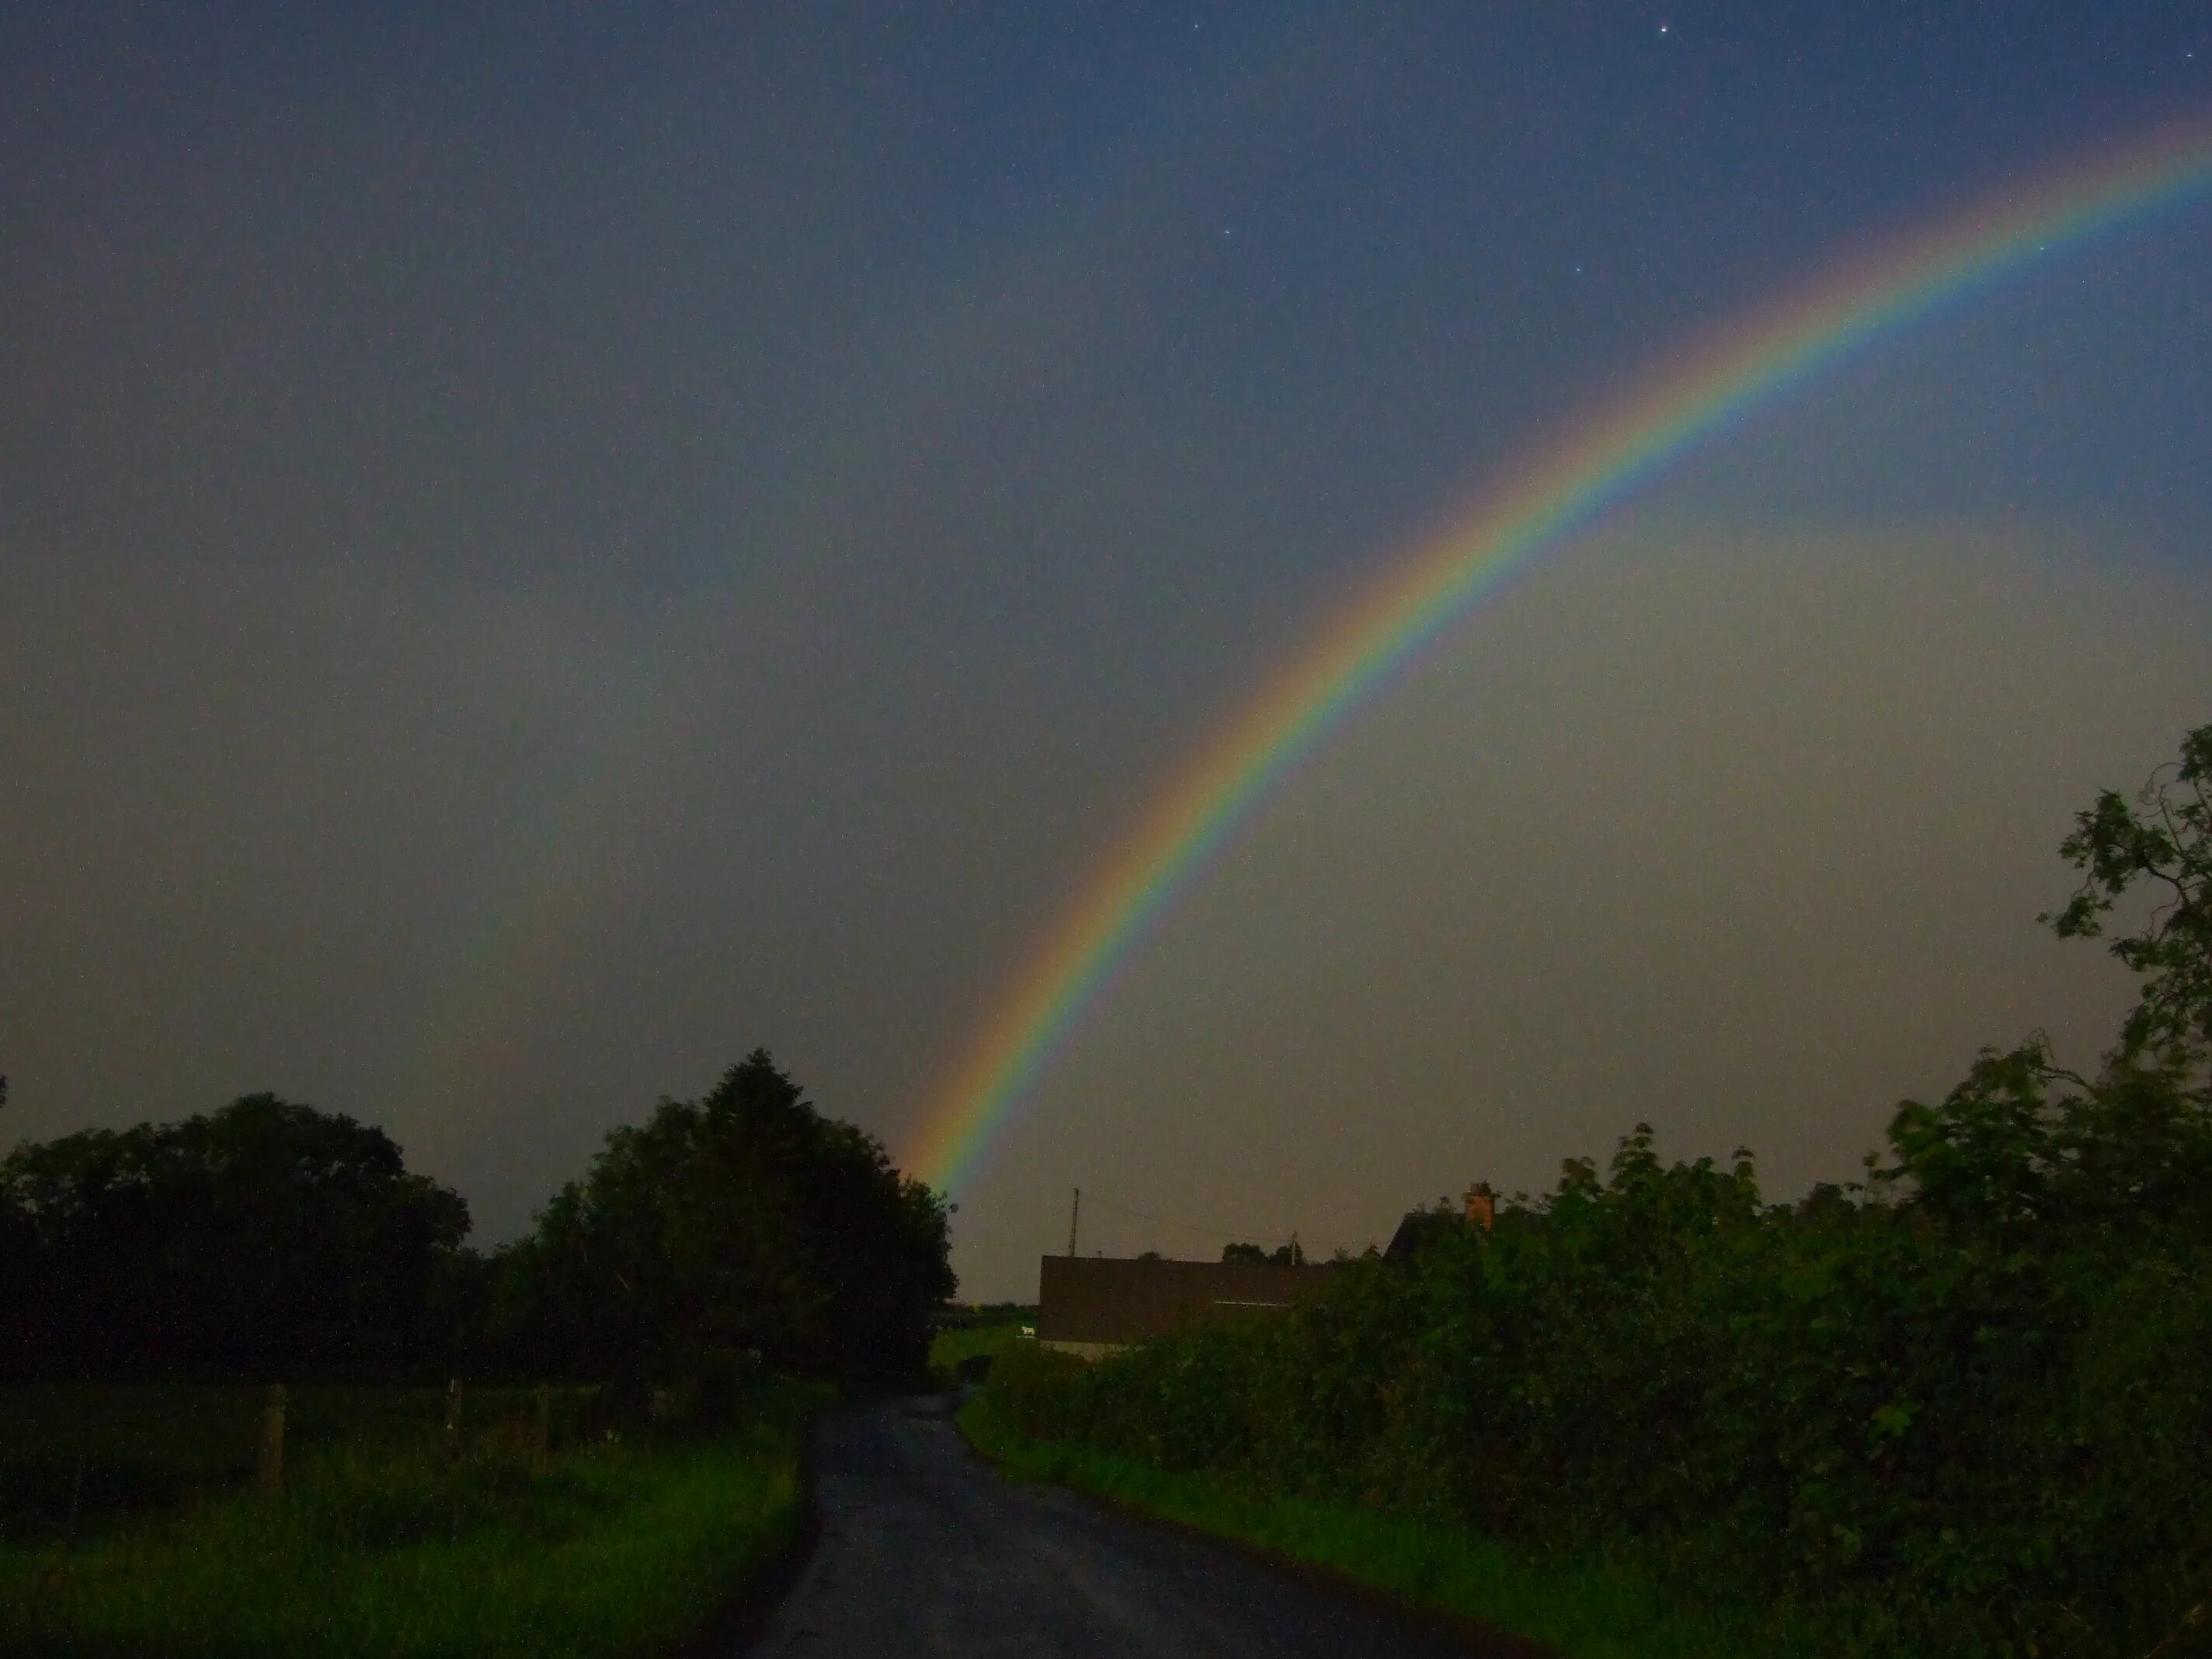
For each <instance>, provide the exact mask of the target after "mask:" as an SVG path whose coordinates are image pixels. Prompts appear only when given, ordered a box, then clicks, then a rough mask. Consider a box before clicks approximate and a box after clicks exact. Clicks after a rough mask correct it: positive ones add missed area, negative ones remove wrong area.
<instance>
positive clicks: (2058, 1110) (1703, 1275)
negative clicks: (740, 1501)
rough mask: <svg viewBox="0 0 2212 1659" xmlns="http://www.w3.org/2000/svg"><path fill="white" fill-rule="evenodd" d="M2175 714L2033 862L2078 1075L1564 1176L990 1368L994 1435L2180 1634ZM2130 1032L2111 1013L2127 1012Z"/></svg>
mask: <svg viewBox="0 0 2212 1659" xmlns="http://www.w3.org/2000/svg"><path fill="white" fill-rule="evenodd" d="M2208 779H2212V727H2208V728H2204V729H2203V730H2200V731H2198V732H2194V733H2192V734H2191V738H2190V739H2189V740H2188V743H2187V744H2186V746H2185V750H2184V754H2183V759H2182V762H2181V763H2180V765H2179V767H2178V768H2176V769H2173V770H2172V772H2171V774H2169V775H2164V776H2162V777H2160V778H2155V779H2154V781H2153V785H2152V786H2151V787H2149V788H2148V789H2147V790H2146V792H2145V794H2144V796H2143V797H2142V807H2143V811H2142V812H2140V813H2138V812H2137V811H2136V810H2135V809H2134V808H2133V807H2130V805H2128V804H2127V803H2126V802H2125V801H2124V800H2121V799H2120V798H2118V797H2116V796H2112V795H2109V794H2108V795H2106V796H2105V797H2102V798H2100V801H2099V802H2098V804H2097V805H2096V806H2094V807H2093V808H2092V809H2091V810H2090V811H2087V812H2085V813H2083V814H2082V815H2081V819H2080V820H2079V829H2078V830H2077V833H2076V835H2075V836H2074V837H2073V838H2071V839H2070V840H2069V842H2068V843H2067V845H2066V848H2065V849H2064V851H2065V854H2066V855H2067V856H2068V857H2069V859H2071V860H2073V861H2074V862H2075V865H2076V866H2077V867H2080V868H2081V869H2082V870H2083V871H2084V872H2085V875H2086V879H2085V883H2084V885H2083V888H2082V890H2081V894H2080V895H2077V896H2076V898H2075V902H2074V903H2073V904H2072V905H2070V906H2069V908H2067V910H2065V911H2063V912H2062V913H2061V914H2060V915H2059V917H2058V926H2059V928H2060V931H2061V932H2062V933H2077V934H2080V933H2095V932H2096V931H2097V928H2098V926H2099V918H2100V917H2101V916H2102V915H2105V914H2106V913H2107V912H2108V911H2109V910H2110V908H2111V906H2112V903H2113V902H2115V901H2117V900H2118V899H2120V898H2122V897H2124V896H2125V894H2126V892H2127V890H2128V889H2129V887H2130V885H2131V884H2134V883H2136V881H2138V880H2141V881H2142V882H2143V883H2144V884H2146V885H2148V886H2151V887H2152V888H2154V890H2157V891H2159V892H2160V894H2161V895H2162V896H2163V898H2164V901H2165V902H2164V903H2163V904H2162V905H2161V906H2160V908H2156V909H2154V910H2153V911H2151V912H2150V913H2149V914H2148V916H2147V917H2146V918H2145V919H2144V921H2143V922H2142V929H2141V931H2140V932H2138V933H2136V934H2134V935H2131V936H2130V938H2128V939H2123V940H2121V941H2120V942H2119V943H2118V945H2115V946H2114V954H2116V955H2118V956H2120V957H2121V958H2122V959H2123V960H2124V961H2126V962H2128V963H2130V966H2132V967H2135V968H2136V969H2137V971H2138V973H2139V974H2141V975H2142V990H2143V996H2142V1004H2141V1006H2140V1007H2139V1009H2138V1012H2137V1013H2136V1016H2134V1017H2133V1018H2131V1019H2130V1022H2129V1024H2128V1025H2127V1027H2126V1029H2125V1031H2124V1035H2123V1037H2122V1040H2121V1042H2119V1043H2118V1046H2116V1048H2114V1050H2113V1051H2112V1054H2108V1055H2107V1056H2106V1060H2105V1064H2104V1066H2102V1068H2101V1069H2100V1071H2099V1072H2098V1073H2097V1074H2096V1075H2095V1076H2094V1077H2093V1078H2084V1077H2081V1076H2078V1075H2075V1074H2074V1073H2069V1072H2068V1071H2066V1070H2064V1069H2063V1068H2062V1067H2061V1066H2058V1064H2057V1061H2056V1060H2054V1058H2053V1057H2052V1055H2051V1053H2050V1051H2049V1049H2048V1048H2047V1046H2046V1045H2045V1043H2044V1042H2042V1040H2041V1039H2040V1038H2034V1039H2031V1040H2030V1041H2028V1042H2026V1043H2024V1044H2022V1045H2021V1046H2020V1047H2018V1048H2015V1049H2013V1050H2011V1051H2009V1052H2004V1053H1999V1052H1996V1051H1985V1052H1984V1054H1983V1055H1982V1056H1981V1057H1980V1058H1979V1059H1978V1060H1977V1061H1976V1062H1975V1064H1974V1065H1973V1066H1972V1069H1971V1071H1970V1073H1969V1074H1968V1076H1967V1077H1966V1079H1965V1081H1964V1082H1962V1083H1961V1084H1960V1085H1959V1086H1958V1088H1956V1089H1955V1090H1954V1091H1952V1092H1951V1094H1950V1095H1949V1096H1948V1097H1946V1098H1945V1099H1944V1100H1942V1102H1940V1103H1932V1104H1931V1103H1918V1102H1906V1103H1904V1104H1903V1105H1902V1106H1900V1107H1899V1109H1898V1110H1897V1113H1896V1115H1895V1116H1894V1118H1893V1121H1892V1122H1891V1125H1890V1127H1889V1132H1888V1149H1889V1155H1888V1158H1887V1161H1886V1162H1885V1161H1881V1160H1879V1159H1875V1158H1869V1161H1868V1178H1867V1180H1866V1181H1865V1182H1861V1183H1855V1184H1853V1185H1851V1186H1850V1187H1833V1186H1824V1187H1821V1188H1816V1189H1815V1190H1814V1192H1813V1193H1812V1194H1809V1195H1808V1196H1807V1197H1805V1198H1803V1199H1802V1200H1799V1201H1796V1202H1794V1203H1770V1202H1767V1201H1766V1200H1765V1199H1763V1198H1762V1196H1761V1194H1760V1193H1759V1188H1758V1185H1757V1182H1756V1178H1755V1172H1754V1170H1753V1162H1752V1158H1751V1156H1750V1154H1749V1153H1748V1152H1741V1151H1740V1152H1738V1153H1737V1155H1736V1156H1735V1158H1734V1160H1733V1161H1732V1162H1731V1164H1729V1166H1728V1167H1725V1168H1723V1167H1720V1166H1717V1164H1715V1163H1714V1162H1713V1161H1712V1160H1711V1159H1700V1160H1699V1161H1697V1162H1695V1163H1680V1162H1678V1163H1674V1164H1666V1163H1663V1162H1662V1160H1661V1158H1659V1156H1658V1154H1657V1152H1656V1149H1655V1146H1654V1140H1653V1136H1652V1133H1651V1131H1650V1128H1649V1127H1648V1126H1644V1125H1641V1124H1639V1125H1638V1126H1637V1127H1636V1128H1635V1130H1634V1131H1633V1132H1632V1133H1630V1134H1628V1135H1626V1136H1625V1137H1623V1138H1622V1139H1621V1140H1620V1143H1619V1146H1618V1147H1617V1149H1616V1150H1615V1152H1613V1156H1612V1158H1611V1159H1610V1162H1609V1164H1608V1166H1607V1168H1606V1169H1605V1170H1602V1171H1601V1170H1600V1169H1599V1168H1598V1166H1597V1165H1596V1164H1595V1162H1594V1161H1593V1160H1589V1159H1571V1160H1570V1161H1569V1162H1568V1163H1567V1164H1566V1165H1565V1170H1564V1171H1563V1174H1562V1176H1561V1178H1560V1180H1559V1184H1558V1185H1557V1187H1556V1188H1554V1189H1553V1191H1551V1192H1549V1193H1547V1194H1542V1195H1540V1196H1537V1197H1534V1198H1530V1197H1527V1196H1526V1195H1522V1196H1521V1197H1519V1198H1517V1199H1516V1200H1513V1201H1510V1202H1508V1203H1507V1204H1505V1205H1504V1206H1503V1207H1502V1208H1501V1209H1500V1211H1499V1212H1498V1217H1497V1221H1496V1225H1495V1227H1494V1229H1492V1230H1490V1231H1483V1230H1480V1229H1477V1228H1474V1227H1465V1228H1461V1229H1457V1230H1451V1229H1447V1230H1444V1231H1443V1233H1442V1235H1441V1236H1440V1237H1437V1239H1436V1241H1435V1242H1434V1243H1431V1244H1430V1245H1429V1246H1428V1247H1427V1248H1425V1249H1424V1250H1422V1251H1421V1252H1420V1253H1419V1254H1418V1255H1415V1256H1414V1257H1413V1259H1411V1260H1407V1261H1373V1260H1370V1261H1361V1262H1355V1263H1352V1264H1348V1265H1346V1267H1342V1268H1341V1269H1340V1271H1339V1272H1338V1273H1336V1274H1335V1275H1334V1279H1333V1280H1332V1282H1331V1285H1330V1287H1329V1289H1328V1291H1326V1292H1325V1293H1324V1294H1322V1296H1321V1297H1318V1298H1316V1300H1315V1301H1313V1302H1312V1303H1310V1304H1308V1305H1306V1306H1304V1307H1303V1308H1301V1309H1299V1310H1296V1311H1293V1312H1291V1313H1289V1314H1286V1315H1285V1316H1281V1317H1279V1318H1275V1319H1273V1320H1269V1321H1265V1322H1243V1323H1239V1324H1235V1325H1228V1326H1220V1327H1215V1328H1206V1329H1200V1330H1195V1331H1193V1332H1191V1333H1189V1334H1185V1335H1182V1336H1178V1337H1176V1338H1173V1339H1170V1340H1164V1341H1160V1342H1156V1343H1152V1344H1149V1345H1146V1346H1142V1347H1139V1348H1137V1349H1133V1350H1132V1351H1129V1352H1127V1353H1125V1354H1123V1355H1121V1356H1120V1357H1117V1358H1114V1359H1112V1360H1110V1361H1108V1362H1106V1363H1103V1364H1097V1365H1091V1366H1077V1365H1072V1364H1071V1365H1066V1366H1055V1365H1051V1364H1034V1363H1033V1364H1029V1365H1026V1366H1024V1365H1021V1364H1016V1365H1014V1366H1012V1367H1009V1368H1006V1369H1005V1370H1004V1372H1003V1374H1002V1375H1000V1376H994V1383H993V1396H994V1408H995V1409H997V1410H998V1411H999V1412H1000V1413H1001V1415H1002V1417H1003V1418H1004V1419H1005V1420H1006V1422H1007V1423H1008V1424H1009V1425H1011V1426H1012V1427H1014V1428H1016V1429H1017V1430H1018V1431H1021V1432H1024V1433H1027V1434H1030V1435H1033V1436H1036V1437H1040V1438H1045V1439H1060V1440H1064V1441H1071V1442H1075V1443H1083V1444H1087V1445H1090V1446H1092V1447H1095V1448H1097V1449H1101V1450H1104V1451H1109V1452H1112V1453H1115V1454H1116V1455H1124V1456H1128V1457H1133V1458H1139V1459H1142V1460H1145V1461H1146V1462H1151V1463H1152V1464H1155V1465H1157V1466H1158V1467H1161V1468H1168V1469H1174V1470H1185V1471H1204V1472H1207V1473H1210V1474H1213V1475H1215V1476H1218V1478H1219V1479H1221V1480H1223V1481H1225V1483H1227V1484H1230V1485H1231V1486H1236V1487H1237V1488H1239V1489H1242V1490H1244V1491H1247V1492H1252V1493H1255V1494H1262V1495H1279V1496H1290V1497H1301V1498H1317V1499H1322V1500H1326V1501H1331V1502H1338V1503H1348V1504H1360V1505H1364V1506H1370V1507H1374V1508H1377V1509H1382V1510H1388V1511H1391V1512H1394V1513H1399V1514H1403V1515H1407V1516H1414V1517H1419V1518H1421V1519H1425V1520H1433V1521H1437V1522H1444V1523H1447V1524H1452V1525H1457V1526H1463V1527H1466V1528H1473V1529H1476V1530H1480V1531H1481V1532H1484V1533H1486V1534H1491V1535H1493V1536H1498V1537H1501V1538H1505V1539H1510V1540H1514V1541H1520V1542H1522V1543H1525V1544H1528V1545H1530V1546H1533V1547H1541V1548H1544V1549H1558V1550H1560V1551H1565V1552H1574V1553H1585V1554H1587V1553H1596V1554H1600V1555H1603V1554H1608V1553H1630V1554H1632V1555H1633V1556H1634V1557H1635V1558H1636V1559H1638V1560H1639V1561H1640V1562H1644V1563H1649V1564H1653V1565H1658V1566H1659V1567H1661V1568H1662V1570H1665V1571H1669V1572H1671V1573H1673V1574H1674V1575H1675V1576H1676V1577H1677V1578H1678V1580H1679V1582H1680V1583H1685V1584H1689V1585H1694V1586H1698V1587H1701V1589H1702V1590H1703V1591H1704V1593H1705V1594H1708V1595H1713V1596H1717V1597H1725V1598H1728V1599H1731V1600H1735V1601H1753V1602H1755V1603H1757V1604H1759V1605H1763V1606H1766V1607H1777V1608H1781V1607H1790V1608H1794V1609H1797V1610H1800V1611H1801V1612H1802V1610H1804V1609H1807V1608H1814V1609H1823V1610H1826V1612H1827V1613H1830V1614H1832V1619H1831V1620H1830V1624H1831V1627H1832V1629H1833V1630H1834V1631H1835V1632H1837V1644H1838V1647H1839V1649H1842V1650H1850V1651H1863V1652H1900V1653H1901V1652H1912V1653H1930V1652H1944V1653H1966V1654H1972V1653H1982V1654H1991V1655H1999V1654H2002V1655H2022V1656H2025V1655H2053V1656H2082V1659H2090V1656H2096V1659H2105V1656H2123V1655H2124V1656H2142V1655H2147V1654H2151V1653H2157V1654H2160V1655H2161V1656H2165V1655H2174V1654H2181V1653H2191V1652H2203V1651H2212V1620H2208V1617H2207V1604H2208V1601H2212V1369H2209V1368H2208V1364H2207V1361H2208V1360H2209V1359H2212V1090H2208V1088H2207V1085H2206V1077H2207V1067H2206V1060H2207V1055H2208V1052H2212V1042H2209V1041H2208V1038H2212V1000H2208V999H2207V996H2206V987H2207V986H2208V984H2212V975H2207V974H2206V972H2205V963H2204V961H2203V957H2204V954H2205V951H2206V946H2207V941H2208V936H2212V928H2208V927H2207V925H2206V919H2207V917H2208V916H2212V908H2208V899H2212V856H2208V854H2212V803H2208V800H2207V797H2206V782H2207V781H2208ZM2145 1009H2148V1010H2149V1011H2150V1012H2148V1013H2146V1012H2143V1010H2145Z"/></svg>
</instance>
